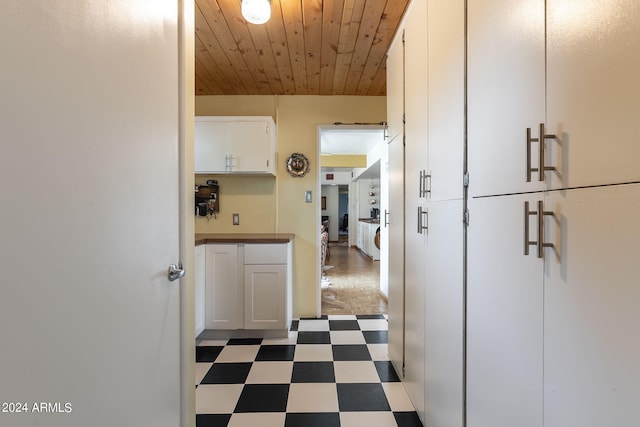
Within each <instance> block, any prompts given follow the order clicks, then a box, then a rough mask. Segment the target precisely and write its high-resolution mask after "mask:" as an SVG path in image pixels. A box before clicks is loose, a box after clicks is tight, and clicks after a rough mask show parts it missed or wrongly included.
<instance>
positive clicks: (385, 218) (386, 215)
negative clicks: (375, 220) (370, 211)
mask: <svg viewBox="0 0 640 427" xmlns="http://www.w3.org/2000/svg"><path fill="white" fill-rule="evenodd" d="M387 225H389V211H388V210H386V209H385V210H384V226H385V227H386V226H387Z"/></svg>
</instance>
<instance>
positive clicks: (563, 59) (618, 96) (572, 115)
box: [546, 0, 640, 188]
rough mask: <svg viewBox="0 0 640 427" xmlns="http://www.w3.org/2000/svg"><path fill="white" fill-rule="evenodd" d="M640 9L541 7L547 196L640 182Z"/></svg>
mask: <svg viewBox="0 0 640 427" xmlns="http://www.w3.org/2000/svg"><path fill="white" fill-rule="evenodd" d="M639 47H640V2H638V1H637V0H581V1H579V2H569V1H567V0H553V1H547V122H546V123H547V128H548V131H549V132H550V133H553V134H556V135H557V137H558V140H557V141H548V142H547V148H548V151H549V153H548V156H547V157H548V163H549V166H550V167H556V169H557V172H552V173H548V175H547V177H549V178H550V179H552V186H553V188H564V187H582V186H590V185H599V184H612V183H625V182H636V181H640V167H638V159H640V143H639V139H640V131H639V130H638V118H639V117H640V103H639V102H638V99H640V84H638V77H639V76H640V48H639Z"/></svg>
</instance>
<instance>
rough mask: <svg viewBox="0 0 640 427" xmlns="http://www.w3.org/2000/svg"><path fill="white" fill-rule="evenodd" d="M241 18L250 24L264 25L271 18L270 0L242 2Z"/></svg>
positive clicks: (243, 0)
mask: <svg viewBox="0 0 640 427" xmlns="http://www.w3.org/2000/svg"><path fill="white" fill-rule="evenodd" d="M242 16H243V17H244V19H246V20H247V21H248V22H250V23H252V24H264V23H265V22H267V21H268V20H269V18H271V0H242Z"/></svg>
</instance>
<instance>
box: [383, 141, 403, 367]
mask: <svg viewBox="0 0 640 427" xmlns="http://www.w3.org/2000/svg"><path fill="white" fill-rule="evenodd" d="M388 221H389V234H388V235H389V279H388V282H389V294H388V301H389V302H388V305H387V313H388V315H389V331H388V336H389V339H388V341H389V343H388V346H389V359H390V360H391V363H392V364H393V366H394V368H395V370H396V372H397V373H398V375H399V376H400V377H401V378H402V376H403V366H404V142H403V136H402V135H399V136H397V137H396V138H394V139H392V140H391V142H390V143H389V216H388Z"/></svg>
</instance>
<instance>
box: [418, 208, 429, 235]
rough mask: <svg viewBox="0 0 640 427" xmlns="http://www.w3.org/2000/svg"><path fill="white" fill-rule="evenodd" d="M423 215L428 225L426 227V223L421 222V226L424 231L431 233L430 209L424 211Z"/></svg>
mask: <svg viewBox="0 0 640 427" xmlns="http://www.w3.org/2000/svg"><path fill="white" fill-rule="evenodd" d="M422 215H424V217H425V218H426V224H427V225H424V224H425V222H423V221H420V225H421V226H422V229H423V230H427V231H429V209H425V210H423V211H422Z"/></svg>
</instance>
